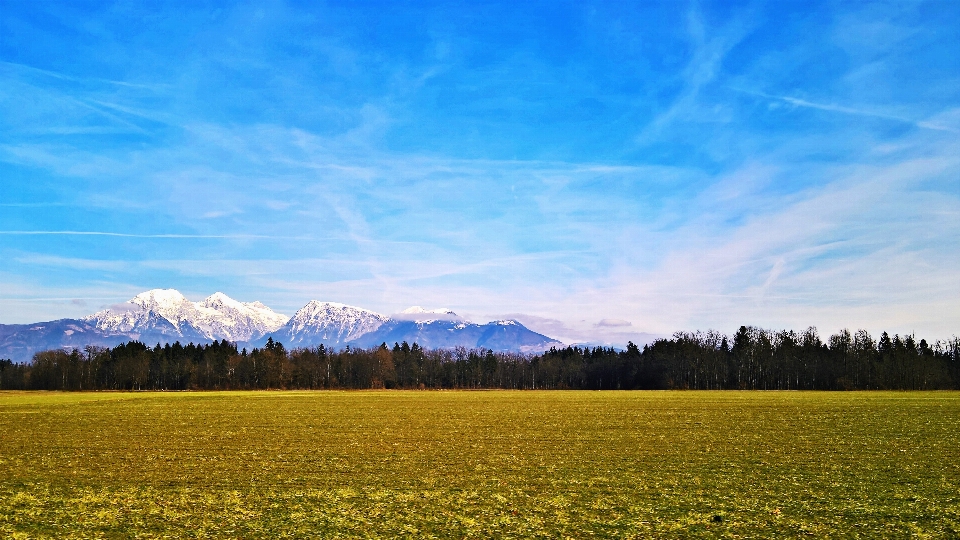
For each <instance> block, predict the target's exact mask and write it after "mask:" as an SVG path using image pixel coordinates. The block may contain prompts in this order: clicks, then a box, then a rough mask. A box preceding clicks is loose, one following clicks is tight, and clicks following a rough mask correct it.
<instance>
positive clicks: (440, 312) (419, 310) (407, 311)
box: [400, 306, 456, 315]
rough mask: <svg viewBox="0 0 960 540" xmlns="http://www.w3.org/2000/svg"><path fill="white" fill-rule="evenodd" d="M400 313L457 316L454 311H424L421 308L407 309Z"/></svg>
mask: <svg viewBox="0 0 960 540" xmlns="http://www.w3.org/2000/svg"><path fill="white" fill-rule="evenodd" d="M400 313H408V314H420V313H434V314H440V315H456V313H454V312H453V311H451V310H449V309H447V308H437V309H424V308H422V307H420V306H411V307H408V308H407V309H405V310H403V311H401V312H400Z"/></svg>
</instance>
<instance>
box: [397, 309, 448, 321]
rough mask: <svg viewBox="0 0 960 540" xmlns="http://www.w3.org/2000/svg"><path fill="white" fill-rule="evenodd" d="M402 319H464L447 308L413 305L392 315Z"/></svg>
mask: <svg viewBox="0 0 960 540" xmlns="http://www.w3.org/2000/svg"><path fill="white" fill-rule="evenodd" d="M390 318H391V319H396V320H401V321H424V322H426V321H463V319H462V318H461V317H460V316H459V315H457V314H456V313H454V312H453V311H452V310H450V309H447V308H437V309H424V308H422V307H420V306H412V307H408V308H407V309H405V310H403V311H401V312H400V313H397V314H396V315H393V316H392V317H390Z"/></svg>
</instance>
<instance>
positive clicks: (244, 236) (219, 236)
mask: <svg viewBox="0 0 960 540" xmlns="http://www.w3.org/2000/svg"><path fill="white" fill-rule="evenodd" d="M0 235H7V236H41V235H57V236H112V237H117V238H196V239H228V240H229V239H232V240H244V239H262V240H312V238H310V237H309V236H269V235H263V234H134V233H117V232H105V231H0Z"/></svg>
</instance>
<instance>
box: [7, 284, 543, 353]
mask: <svg viewBox="0 0 960 540" xmlns="http://www.w3.org/2000/svg"><path fill="white" fill-rule="evenodd" d="M270 338H272V339H273V340H274V341H279V342H280V343H283V344H284V346H286V347H287V348H297V347H314V346H318V345H321V344H322V345H324V346H326V347H328V348H334V349H342V348H345V347H347V346H350V347H362V348H366V347H375V346H377V345H380V344H381V343H387V344H388V345H392V344H393V343H395V342H397V343H399V342H403V341H406V342H408V343H414V342H416V343H419V344H420V345H421V346H422V347H425V348H455V347H466V348H485V349H491V350H494V351H502V352H540V351H543V350H546V349H549V348H550V347H553V346H559V345H561V343H560V342H559V341H557V340H555V339H552V338H549V337H547V336H544V335H543V334H538V333H536V332H533V331H532V330H529V329H528V328H526V327H524V326H523V325H522V324H520V323H519V322H517V321H515V320H499V321H492V322H488V323H485V324H477V323H473V322H470V321H467V320H465V319H463V318H461V317H459V316H458V315H457V314H456V313H454V312H453V311H451V310H449V309H445V308H441V309H424V308H422V307H420V306H413V307H411V308H408V309H406V310H404V311H402V312H400V313H398V314H395V315H392V316H385V315H381V314H379V313H376V312H373V311H370V310H367V309H363V308H359V307H354V306H348V305H345V304H339V303H335V302H319V301H316V300H312V301H310V302H309V303H307V305H305V306H304V307H302V308H300V309H299V310H298V311H297V312H296V313H295V314H294V315H293V317H287V316H286V315H283V314H280V313H277V312H275V311H273V310H272V309H270V308H269V307H267V306H265V305H263V304H261V303H260V302H238V301H236V300H234V299H232V298H230V297H228V296H227V295H225V294H223V293H220V292H218V293H215V294H213V295H211V296H208V297H207V298H204V299H203V300H201V301H199V302H191V301H190V300H188V299H187V298H185V297H184V296H183V295H182V294H180V292H178V291H176V290H173V289H154V290H151V291H146V292H144V293H141V294H138V295H137V296H135V297H133V298H131V299H130V300H128V301H127V302H124V303H121V304H117V305H113V306H110V307H109V308H107V309H104V310H102V311H98V312H97V313H94V314H92V315H88V316H86V317H83V318H80V319H60V320H56V321H49V322H40V323H33V324H9V325H4V324H0V358H9V359H11V360H14V361H16V362H26V361H29V360H30V359H31V358H32V357H33V354H34V353H36V352H39V351H44V350H51V349H65V350H72V349H81V350H82V349H83V348H84V347H85V346H88V345H95V346H100V347H113V346H115V345H118V344H120V343H123V342H126V341H133V340H136V341H140V342H142V343H145V344H148V345H155V344H157V343H159V344H167V343H174V342H177V341H179V342H180V343H209V342H211V341H214V340H217V341H219V340H224V339H225V340H227V341H231V342H234V343H236V344H237V345H238V346H240V347H250V348H252V347H260V346H263V344H264V343H266V341H267V340H268V339H270Z"/></svg>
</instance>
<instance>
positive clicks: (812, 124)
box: [0, 0, 960, 344]
mask: <svg viewBox="0 0 960 540" xmlns="http://www.w3.org/2000/svg"><path fill="white" fill-rule="evenodd" d="M518 4H519V5H518ZM958 203H960V3H958V2H954V1H942V2H826V3H821V2H806V1H804V2H753V3H737V2H716V3H713V2H681V1H671V2H659V3H646V2H601V3H589V2H574V3H563V2H553V1H551V2H524V3H517V2H505V3H417V4H410V5H407V3H372V2H361V3H327V4H323V3H318V2H304V3H292V2H247V3H203V2H184V3H163V2H149V3H146V4H145V3H142V2H116V3H111V2H75V1H71V2H63V3H58V2H54V1H44V2H32V1H17V0H13V1H11V0H5V1H3V2H0V323H18V322H33V321H38V320H49V319H55V318H62V317H76V316H81V315H84V314H87V313H90V312H92V311H95V310H96V309H99V308H100V307H102V306H105V305H109V304H113V303H116V302H119V301H123V300H126V299H128V298H130V297H131V296H133V295H134V294H136V293H138V292H140V291H143V290H146V289H150V288H169V287H172V288H177V289H179V290H180V291H182V292H183V293H184V294H186V295H187V296H188V297H189V298H191V299H194V300H198V299H200V298H202V297H204V296H207V295H208V294H211V293H213V292H214V291H223V292H225V293H227V294H228V295H230V296H232V297H234V298H236V299H238V300H243V301H253V300H261V301H263V302H264V303H266V304H267V305H270V306H271V307H274V308H275V309H277V310H279V311H281V312H284V313H287V314H292V313H293V312H294V311H295V310H296V309H298V308H299V307H301V306H302V305H304V304H305V303H306V302H307V301H308V300H311V299H319V300H329V301H339V302H345V303H349V304H354V305H359V306H363V307H367V308H370V309H374V310H377V311H380V312H382V313H393V312H396V311H399V310H401V309H403V308H405V307H407V306H410V305H413V304H419V305H424V306H427V307H440V306H443V307H450V308H452V309H454V310H455V311H457V312H458V313H461V314H464V315H467V316H469V317H471V318H472V319H474V320H478V321H483V320H489V319H491V318H494V317H501V316H512V317H516V318H518V319H519V320H521V321H523V322H525V323H526V324H527V325H528V326H530V327H531V328H533V329H536V330H540V331H543V332H546V333H548V334H550V335H552V336H554V337H559V338H562V339H566V340H568V341H578V340H591V341H607V342H610V343H621V344H622V343H623V342H625V341H626V340H627V339H643V337H644V335H646V334H661V335H662V334H670V333H672V332H674V331H677V330H693V329H708V328H713V329H718V330H721V331H724V332H733V331H734V330H735V329H736V328H737V327H738V326H739V325H741V324H754V325H759V326H763V327H769V328H784V327H786V328H795V329H802V328H806V327H807V326H810V325H815V326H817V327H818V328H819V329H820V331H821V333H823V334H828V333H831V332H834V331H836V330H838V329H840V328H843V327H849V328H851V329H855V328H866V329H868V330H870V331H872V332H874V333H879V331H881V330H889V331H891V332H899V333H910V332H916V333H917V334H918V335H919V336H922V337H927V338H928V339H931V338H932V339H939V338H947V337H949V336H951V335H953V334H956V333H957V332H958V330H960V302H958V301H957V300H958V298H960V204H958ZM79 233H83V234H79Z"/></svg>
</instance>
